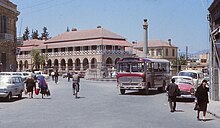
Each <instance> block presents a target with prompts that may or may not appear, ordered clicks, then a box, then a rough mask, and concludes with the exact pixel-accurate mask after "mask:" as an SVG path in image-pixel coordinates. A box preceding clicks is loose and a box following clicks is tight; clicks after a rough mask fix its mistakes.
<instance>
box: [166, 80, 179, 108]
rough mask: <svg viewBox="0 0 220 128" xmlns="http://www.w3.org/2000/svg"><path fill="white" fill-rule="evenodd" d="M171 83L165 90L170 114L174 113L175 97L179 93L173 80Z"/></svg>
mask: <svg viewBox="0 0 220 128" xmlns="http://www.w3.org/2000/svg"><path fill="white" fill-rule="evenodd" d="M171 82H172V83H169V84H168V85H167V88H166V90H167V91H168V101H169V105H170V112H174V111H176V96H177V95H178V93H179V88H178V85H177V84H175V79H171Z"/></svg>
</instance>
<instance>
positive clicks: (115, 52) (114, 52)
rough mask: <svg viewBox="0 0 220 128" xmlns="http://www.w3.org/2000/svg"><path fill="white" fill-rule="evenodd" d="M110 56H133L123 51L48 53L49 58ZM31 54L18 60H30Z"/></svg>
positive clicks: (19, 57)
mask: <svg viewBox="0 0 220 128" xmlns="http://www.w3.org/2000/svg"><path fill="white" fill-rule="evenodd" d="M42 54H43V55H46V53H42ZM106 54H107V55H109V54H112V55H114V54H120V55H128V54H132V53H131V52H129V51H122V50H105V51H102V50H87V51H69V52H48V53H47V56H48V57H56V56H57V57H58V56H59V57H61V56H62V57H65V56H79V55H106ZM30 57H31V55H30V54H25V55H17V59H27V58H30Z"/></svg>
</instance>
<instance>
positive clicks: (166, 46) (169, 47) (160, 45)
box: [133, 39, 178, 63]
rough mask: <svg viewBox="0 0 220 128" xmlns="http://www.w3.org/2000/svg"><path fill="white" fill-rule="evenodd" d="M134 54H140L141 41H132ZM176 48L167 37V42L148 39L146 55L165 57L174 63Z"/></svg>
mask: <svg viewBox="0 0 220 128" xmlns="http://www.w3.org/2000/svg"><path fill="white" fill-rule="evenodd" d="M133 47H134V51H133V52H134V54H136V55H137V56H141V54H142V52H143V42H133ZM177 49H178V47H176V46H175V45H173V44H172V43H171V40H170V39H169V41H168V42H166V41H163V40H149V41H148V57H149V58H158V59H162V58H163V59H167V60H169V61H170V62H173V63H175V62H176V59H177Z"/></svg>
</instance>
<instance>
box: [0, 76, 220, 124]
mask: <svg viewBox="0 0 220 128" xmlns="http://www.w3.org/2000/svg"><path fill="white" fill-rule="evenodd" d="M48 83H49V86H50V90H51V93H52V95H51V97H47V98H45V99H41V96H40V95H38V96H35V97H34V99H29V98H27V96H26V97H25V98H24V99H22V100H15V101H13V102H0V117H1V119H0V128H8V127H10V128H194V127H198V128H219V126H220V120H219V119H216V118H215V117H213V116H211V115H207V118H208V119H209V120H208V121H206V122H203V121H197V120H196V112H195V111H193V103H191V102H178V103H177V110H178V111H177V112H175V113H170V112H169V108H168V104H167V97H166V94H165V93H162V94H158V93H156V91H153V92H151V94H150V95H141V94H138V93H136V92H128V93H127V94H126V95H120V94H119V91H118V89H117V88H116V83H115V82H112V81H108V82H107V81H106V82H105V81H89V80H84V79H82V80H81V90H80V95H79V96H80V98H79V99H75V98H74V96H73V95H72V90H71V86H70V82H67V80H66V79H62V78H61V79H60V81H59V83H58V84H57V85H55V84H54V82H53V81H49V82H48Z"/></svg>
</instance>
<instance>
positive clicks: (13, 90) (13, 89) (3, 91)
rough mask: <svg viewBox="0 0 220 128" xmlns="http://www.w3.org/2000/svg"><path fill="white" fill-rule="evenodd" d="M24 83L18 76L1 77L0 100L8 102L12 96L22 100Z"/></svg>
mask: <svg viewBox="0 0 220 128" xmlns="http://www.w3.org/2000/svg"><path fill="white" fill-rule="evenodd" d="M24 89H25V88H24V82H23V81H22V78H21V76H19V75H1V76H0V98H6V99H7V100H8V101H10V100H11V99H12V97H13V96H18V98H19V99H21V98H22V92H23V91H24Z"/></svg>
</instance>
